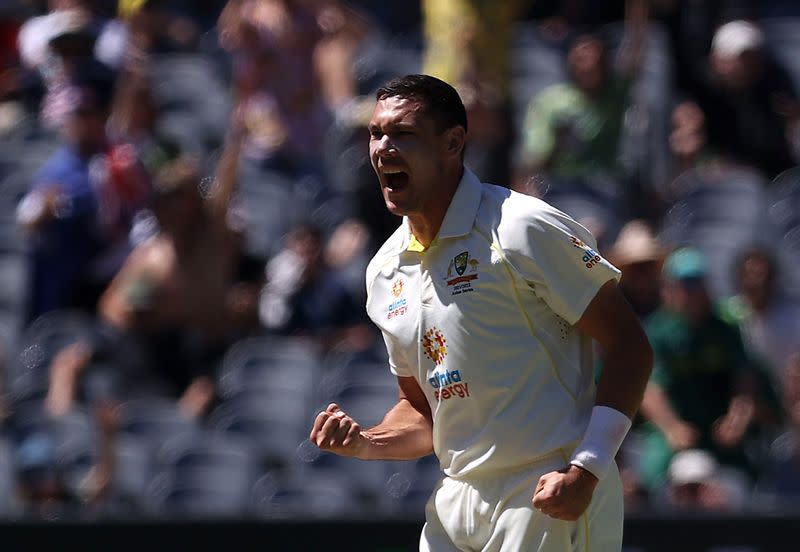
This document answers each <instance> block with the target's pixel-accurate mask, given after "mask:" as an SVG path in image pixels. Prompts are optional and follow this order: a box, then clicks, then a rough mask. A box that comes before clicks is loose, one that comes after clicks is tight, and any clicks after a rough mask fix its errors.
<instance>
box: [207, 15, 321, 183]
mask: <svg viewBox="0 0 800 552" xmlns="http://www.w3.org/2000/svg"><path fill="white" fill-rule="evenodd" d="M218 33H219V40H220V44H221V45H222V47H223V48H224V49H225V50H227V51H228V52H230V54H231V55H232V58H233V79H234V88H235V92H234V94H235V95H236V96H237V101H241V105H242V107H241V109H242V111H243V117H244V124H245V126H246V127H247V129H248V138H247V141H246V143H245V144H244V149H243V152H242V154H243V156H244V157H245V158H246V159H249V160H251V161H252V162H254V163H255V164H257V165H261V166H266V167H269V168H272V169H277V170H281V171H283V172H286V173H287V174H292V175H296V176H301V175H307V174H312V175H314V176H317V177H319V176H320V171H321V160H320V154H319V152H320V148H321V146H322V137H323V134H324V131H325V128H326V127H327V125H328V124H329V116H328V113H327V110H326V109H325V102H324V98H323V95H322V88H321V87H320V83H319V76H318V74H317V73H316V71H315V69H314V51H315V49H316V47H317V45H318V44H319V41H320V39H321V37H322V33H321V29H320V28H319V25H318V22H317V19H316V12H315V11H314V10H313V9H312V7H310V6H307V5H306V4H305V3H303V2H300V1H299V0H264V1H255V0H230V1H229V2H228V3H227V4H226V6H225V8H224V10H223V11H222V14H221V15H220V18H219V25H218Z"/></svg>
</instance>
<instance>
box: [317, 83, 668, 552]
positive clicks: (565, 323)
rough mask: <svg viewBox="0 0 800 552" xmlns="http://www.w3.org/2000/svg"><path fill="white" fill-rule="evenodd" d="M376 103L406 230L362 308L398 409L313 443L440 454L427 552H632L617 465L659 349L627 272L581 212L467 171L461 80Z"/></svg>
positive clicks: (392, 86)
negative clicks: (377, 333)
mask: <svg viewBox="0 0 800 552" xmlns="http://www.w3.org/2000/svg"><path fill="white" fill-rule="evenodd" d="M376 99H377V103H376V106H375V110H374V112H373V115H372V118H371V121H370V123H369V132H370V140H369V144H370V147H369V149H370V156H371V160H372V165H373V168H374V169H375V172H376V173H377V175H378V180H379V182H380V186H381V190H382V192H383V198H384V200H385V203H386V207H387V208H388V209H389V211H391V212H392V213H394V214H397V215H401V216H402V217H403V221H402V224H401V225H400V227H399V228H398V229H397V231H396V232H395V233H394V234H393V235H392V236H391V237H390V238H389V239H388V240H387V241H386V243H385V244H384V245H383V247H382V248H381V249H380V250H379V251H378V252H377V253H376V255H375V257H374V258H373V260H372V261H371V263H370V265H369V267H368V268H367V278H366V279H367V289H368V299H367V311H368V313H369V316H370V318H371V319H372V320H373V321H374V323H375V324H376V325H377V326H378V327H379V328H380V329H381V331H382V333H383V336H384V339H385V341H386V346H387V349H388V352H389V359H390V369H391V371H392V373H393V374H395V375H396V376H397V381H398V384H399V400H398V402H397V404H396V405H395V406H394V407H393V408H392V409H391V410H390V411H389V412H387V413H386V415H385V417H384V418H383V420H382V421H381V423H379V424H378V425H377V426H375V427H372V428H368V429H364V428H362V427H361V426H360V425H359V424H358V420H354V419H352V418H351V417H350V416H348V415H347V413H346V411H345V410H343V407H340V406H339V405H337V404H331V405H329V406H328V407H327V409H326V410H325V411H323V412H320V413H319V414H318V415H317V417H316V419H315V420H314V424H313V428H312V430H311V434H310V440H311V441H313V442H314V443H315V444H316V445H317V446H318V447H319V448H320V449H322V450H326V451H330V452H333V453H336V454H339V455H344V456H353V457H357V458H362V459H387V460H402V459H414V458H418V457H421V456H425V455H428V454H430V453H431V452H433V453H435V454H436V456H437V457H438V459H439V462H440V464H441V467H442V470H443V474H444V476H443V478H442V480H441V481H440V482H439V484H438V485H437V486H436V488H435V489H433V492H432V495H431V497H430V500H429V501H428V504H427V506H426V511H425V515H426V523H425V526H424V528H423V530H422V534H421V537H420V550H421V551H423V552H425V551H432V552H445V551H456V550H481V551H485V552H489V551H521V550H526V551H528V550H538V551H546V552H551V551H552V552H555V551H558V552H566V551H589V550H591V551H592V552H607V551H618V550H620V548H621V546H622V521H623V502H622V488H621V484H620V479H619V473H618V470H617V467H616V465H615V463H614V457H615V455H616V453H617V450H618V449H619V446H620V445H621V443H622V441H623V439H624V438H625V435H626V434H627V432H628V430H629V429H630V425H631V419H632V418H633V416H634V414H635V412H636V410H637V409H638V407H639V404H640V402H641V400H642V396H643V393H644V389H645V386H646V383H647V380H648V378H649V375H650V370H651V364H652V351H651V349H650V346H649V343H648V341H647V338H646V336H645V334H644V332H643V330H642V328H641V326H640V324H639V322H638V320H637V317H636V316H635V314H634V313H633V311H632V309H631V308H630V306H629V305H628V303H627V302H626V301H625V299H624V298H623V296H622V295H621V293H620V292H619V290H618V289H617V280H618V278H619V275H620V273H619V271H618V270H617V269H616V268H615V267H614V266H612V265H611V264H610V263H609V262H608V261H606V260H605V259H604V258H603V257H602V256H601V255H600V253H599V252H598V251H597V250H596V246H595V241H594V239H593V237H592V236H591V235H590V233H589V232H588V231H587V230H586V229H585V228H584V227H583V226H581V225H580V224H578V223H577V222H575V221H574V220H573V219H571V218H570V217H569V216H567V215H566V214H564V213H562V212H560V211H558V210H556V209H554V208H553V207H551V206H549V205H548V204H547V203H545V202H543V201H541V200H539V199H536V198H533V197H529V196H525V195H521V194H517V193H515V192H512V191H510V190H508V189H506V188H502V187H499V186H494V185H490V184H483V183H481V182H480V181H479V180H478V178H477V177H476V176H475V175H474V174H473V173H471V172H470V171H469V170H468V169H467V168H465V167H464V164H463V154H464V146H465V140H466V133H467V120H466V114H465V110H464V105H463V103H462V101H461V99H460V98H459V96H458V93H457V92H456V91H455V90H454V89H453V88H452V87H451V86H450V85H448V84H447V83H445V82H443V81H441V80H439V79H436V78H433V77H430V76H426V75H408V76H405V77H401V78H398V79H395V80H393V81H391V82H389V83H388V84H386V85H385V86H384V87H382V88H380V89H379V90H378V92H377V96H376ZM592 340H595V341H596V342H597V344H598V345H599V348H600V349H601V351H602V360H603V370H602V375H601V377H600V379H599V384H598V385H597V386H596V385H595V380H594V366H595V362H594V359H593V344H592Z"/></svg>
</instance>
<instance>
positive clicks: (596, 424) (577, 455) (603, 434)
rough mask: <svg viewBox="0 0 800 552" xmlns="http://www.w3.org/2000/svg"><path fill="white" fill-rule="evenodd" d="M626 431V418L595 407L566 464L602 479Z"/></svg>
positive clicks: (613, 410)
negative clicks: (578, 442) (581, 438)
mask: <svg viewBox="0 0 800 552" xmlns="http://www.w3.org/2000/svg"><path fill="white" fill-rule="evenodd" d="M630 428H631V420H630V418H628V417H627V416H626V415H625V414H623V413H622V412H620V411H619V410H615V409H613V408H609V407H607V406H595V407H594V408H593V409H592V416H591V418H589V425H588V426H587V428H586V433H584V434H583V440H582V441H581V442H580V444H579V445H578V448H576V449H575V452H574V453H572V459H570V461H569V463H570V464H575V465H576V466H580V467H581V468H583V469H585V470H587V471H589V472H591V473H592V475H594V476H595V477H597V479H603V477H604V476H605V475H606V472H607V471H608V468H609V467H610V466H611V462H613V460H614V457H615V456H616V455H617V451H618V450H619V447H620V446H621V445H622V441H623V440H625V436H626V435H627V434H628V430H629V429H630Z"/></svg>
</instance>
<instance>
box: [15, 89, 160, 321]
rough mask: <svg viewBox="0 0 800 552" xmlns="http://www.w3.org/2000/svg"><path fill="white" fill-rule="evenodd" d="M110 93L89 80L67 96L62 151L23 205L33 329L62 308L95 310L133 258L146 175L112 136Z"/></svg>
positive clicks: (20, 210)
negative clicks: (133, 227) (132, 236)
mask: <svg viewBox="0 0 800 552" xmlns="http://www.w3.org/2000/svg"><path fill="white" fill-rule="evenodd" d="M111 86H112V85H111V83H110V82H108V81H105V80H102V79H101V80H96V79H94V76H93V75H89V76H87V77H86V78H76V79H74V80H73V84H72V85H71V86H70V87H69V88H67V89H65V92H66V93H67V95H68V96H69V104H68V105H69V106H70V111H69V113H68V117H67V120H66V125H65V126H64V128H63V129H62V131H63V139H64V144H63V145H62V146H61V147H60V148H59V149H58V150H57V151H56V152H55V153H54V154H53V156H52V157H51V158H50V159H49V160H48V161H47V162H46V163H45V164H44V166H43V167H42V168H41V169H40V170H39V172H38V174H37V175H36V176H35V177H34V180H33V182H32V184H31V188H30V191H29V192H28V193H27V195H26V196H25V197H24V198H23V200H22V201H21V202H20V204H19V208H18V210H17V219H18V221H19V222H20V224H22V226H23V227H24V228H25V229H26V230H27V231H28V236H29V239H30V245H31V255H32V263H31V270H32V273H31V298H30V305H29V309H28V316H27V320H29V321H30V320H33V319H34V318H36V317H37V316H39V315H40V314H43V313H44V312H47V311H49V310H53V309H58V308H64V307H77V308H82V309H88V310H93V309H94V303H95V301H96V299H97V296H98V295H99V293H100V290H102V289H103V287H105V285H106V284H107V283H108V282H109V281H110V279H111V278H112V277H113V275H114V273H115V272H116V270H118V269H119V266H120V264H121V260H122V259H123V258H124V255H125V254H127V251H128V232H129V230H130V222H131V220H132V218H133V216H134V214H135V213H136V212H137V211H138V210H139V209H140V208H142V207H143V206H144V201H145V197H146V194H147V192H148V188H149V181H148V179H147V175H146V174H145V172H144V169H143V168H142V167H141V165H140V164H139V163H138V161H137V159H136V157H135V155H133V154H132V152H131V151H130V150H129V149H128V148H125V147H119V148H118V147H112V146H111V145H110V144H109V140H108V136H107V135H106V130H105V125H106V121H107V118H108V112H109V107H110V102H111Z"/></svg>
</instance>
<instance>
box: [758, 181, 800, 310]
mask: <svg viewBox="0 0 800 552" xmlns="http://www.w3.org/2000/svg"><path fill="white" fill-rule="evenodd" d="M767 201H768V204H769V207H768V209H769V212H768V215H769V216H768V226H767V227H766V230H768V232H769V234H770V239H771V240H774V241H773V242H772V243H771V246H772V247H771V249H772V250H773V251H774V252H776V253H777V258H778V262H779V264H780V269H781V275H782V276H783V282H782V283H783V286H784V287H785V289H786V291H787V292H788V293H789V294H790V295H792V296H793V297H795V298H798V299H800V263H798V261H797V259H798V258H800V167H795V168H793V169H789V170H787V171H785V172H783V173H781V174H780V175H778V176H777V177H776V178H775V179H774V180H773V181H772V183H771V184H770V186H769V191H768V199H767Z"/></svg>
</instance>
